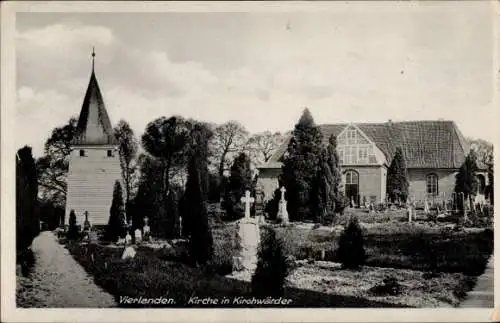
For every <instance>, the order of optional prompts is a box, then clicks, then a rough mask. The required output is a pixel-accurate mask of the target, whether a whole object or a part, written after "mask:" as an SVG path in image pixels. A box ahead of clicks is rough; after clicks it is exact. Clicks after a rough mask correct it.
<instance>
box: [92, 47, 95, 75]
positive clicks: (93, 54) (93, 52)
mask: <svg viewBox="0 0 500 323" xmlns="http://www.w3.org/2000/svg"><path fill="white" fill-rule="evenodd" d="M94 59H95V51H94V46H92V72H93V71H94Z"/></svg>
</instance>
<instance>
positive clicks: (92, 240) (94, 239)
mask: <svg viewBox="0 0 500 323" xmlns="http://www.w3.org/2000/svg"><path fill="white" fill-rule="evenodd" d="M98 242H99V237H98V235H97V231H93V230H92V229H91V230H90V231H89V243H98Z"/></svg>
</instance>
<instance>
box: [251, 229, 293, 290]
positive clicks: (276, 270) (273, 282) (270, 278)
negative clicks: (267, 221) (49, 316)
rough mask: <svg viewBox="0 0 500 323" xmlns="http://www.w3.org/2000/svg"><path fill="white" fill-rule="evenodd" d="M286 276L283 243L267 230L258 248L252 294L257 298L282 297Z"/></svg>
mask: <svg viewBox="0 0 500 323" xmlns="http://www.w3.org/2000/svg"><path fill="white" fill-rule="evenodd" d="M287 275H288V265H287V259H286V256H285V254H284V250H283V242H282V241H281V240H280V239H278V238H277V237H276V232H275V231H274V230H273V229H271V228H269V229H267V230H266V232H264V235H263V239H262V241H261V243H260V246H259V251H258V262H257V269H256V270H255V273H254V275H253V277H252V294H253V295H254V296H257V297H268V296H271V297H279V296H282V295H283V292H284V285H285V279H286V276H287Z"/></svg>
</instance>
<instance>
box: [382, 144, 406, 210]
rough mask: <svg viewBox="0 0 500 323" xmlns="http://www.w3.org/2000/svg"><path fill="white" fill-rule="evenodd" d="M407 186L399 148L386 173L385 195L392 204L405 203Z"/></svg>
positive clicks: (404, 166) (404, 163) (404, 165)
mask: <svg viewBox="0 0 500 323" xmlns="http://www.w3.org/2000/svg"><path fill="white" fill-rule="evenodd" d="M409 186H410V183H409V181H408V171H407V169H406V161H405V158H404V155H403V151H402V150H401V147H398V148H396V152H395V154H394V157H393V159H392V162H391V165H390V166H389V169H388V171H387V194H388V196H389V199H390V200H391V201H392V202H396V201H400V202H403V203H406V199H407V198H408V188H409Z"/></svg>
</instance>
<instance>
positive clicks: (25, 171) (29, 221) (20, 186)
mask: <svg viewBox="0 0 500 323" xmlns="http://www.w3.org/2000/svg"><path fill="white" fill-rule="evenodd" d="M37 179H38V175H37V169H36V167H35V160H34V159H33V155H32V153H31V147H28V146H25V147H23V148H21V149H19V150H18V151H17V154H16V246H17V251H18V252H19V251H22V250H24V249H26V248H28V247H29V246H30V245H31V243H32V241H33V239H34V238H35V237H36V236H37V235H38V233H39V232H40V213H39V205H38V181H37Z"/></svg>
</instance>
